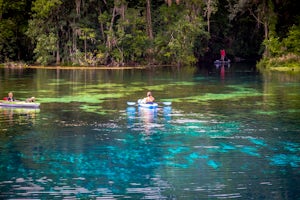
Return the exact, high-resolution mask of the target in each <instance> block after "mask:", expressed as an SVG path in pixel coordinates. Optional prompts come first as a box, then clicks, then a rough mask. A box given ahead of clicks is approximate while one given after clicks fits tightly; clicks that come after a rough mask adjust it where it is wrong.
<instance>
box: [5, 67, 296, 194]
mask: <svg viewBox="0 0 300 200" xmlns="http://www.w3.org/2000/svg"><path fill="white" fill-rule="evenodd" d="M148 90H151V91H152V92H153V94H154V96H155V97H156V100H157V102H158V103H159V107H158V108H157V109H145V108H140V107H137V106H128V105H127V103H126V102H127V101H136V100H137V99H139V98H142V97H143V96H144V95H145V94H146V92H147V91H148ZM9 91H13V92H14V94H15V97H16V98H17V99H25V98H27V97H30V96H35V97H37V99H38V102H40V103H41V107H40V109H11V108H5V107H2V108H0V114H1V115H0V127H1V128H0V199H22V198H23V199H27V198H30V199H63V198H66V199H70V198H71V199H72V198H77V199H125V198H127V199H299V198H300V192H299V185H300V176H299V175H300V171H299V169H300V153H299V152H300V136H299V134H300V117H299V116H300V102H299V100H300V78H299V74H298V75H297V74H296V75H295V74H282V73H281V74H279V73H277V74H276V73H266V74H262V73H259V72H258V71H256V69H255V68H254V67H253V65H233V66H230V67H227V66H225V67H219V68H215V67H214V66H208V67H206V68H201V69H197V68H192V67H189V68H155V69H136V70H133V69H128V70H45V69H24V70H19V69H0V94H1V95H2V96H5V95H6V94H7V92H9ZM166 101H167V102H172V105H171V106H165V105H164V104H163V103H162V102H166Z"/></svg>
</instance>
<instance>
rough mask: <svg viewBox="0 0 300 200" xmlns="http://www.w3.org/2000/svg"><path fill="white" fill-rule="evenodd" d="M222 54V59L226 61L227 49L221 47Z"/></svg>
mask: <svg viewBox="0 0 300 200" xmlns="http://www.w3.org/2000/svg"><path fill="white" fill-rule="evenodd" d="M220 54H221V61H224V60H225V57H226V52H225V49H221V51H220Z"/></svg>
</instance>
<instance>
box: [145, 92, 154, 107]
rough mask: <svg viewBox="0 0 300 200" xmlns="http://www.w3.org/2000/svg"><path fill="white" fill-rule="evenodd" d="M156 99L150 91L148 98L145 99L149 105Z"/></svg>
mask: <svg viewBox="0 0 300 200" xmlns="http://www.w3.org/2000/svg"><path fill="white" fill-rule="evenodd" d="M154 100H155V98H154V97H153V96H152V93H151V92H150V91H149V92H147V97H146V98H145V102H146V103H148V104H152V103H153V102H154Z"/></svg>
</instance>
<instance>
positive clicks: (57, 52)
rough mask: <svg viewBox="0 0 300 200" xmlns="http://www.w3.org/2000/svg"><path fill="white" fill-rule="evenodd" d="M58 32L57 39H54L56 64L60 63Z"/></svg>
mask: <svg viewBox="0 0 300 200" xmlns="http://www.w3.org/2000/svg"><path fill="white" fill-rule="evenodd" d="M59 48H60V47H59V34H58V31H57V41H56V64H57V65H59V64H60V54H59V50H60V49H59Z"/></svg>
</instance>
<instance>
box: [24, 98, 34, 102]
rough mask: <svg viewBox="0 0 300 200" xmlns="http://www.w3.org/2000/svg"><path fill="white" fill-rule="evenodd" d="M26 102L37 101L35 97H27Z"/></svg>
mask: <svg viewBox="0 0 300 200" xmlns="http://www.w3.org/2000/svg"><path fill="white" fill-rule="evenodd" d="M26 102H27V103H28V102H35V97H30V98H28V99H26Z"/></svg>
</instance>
